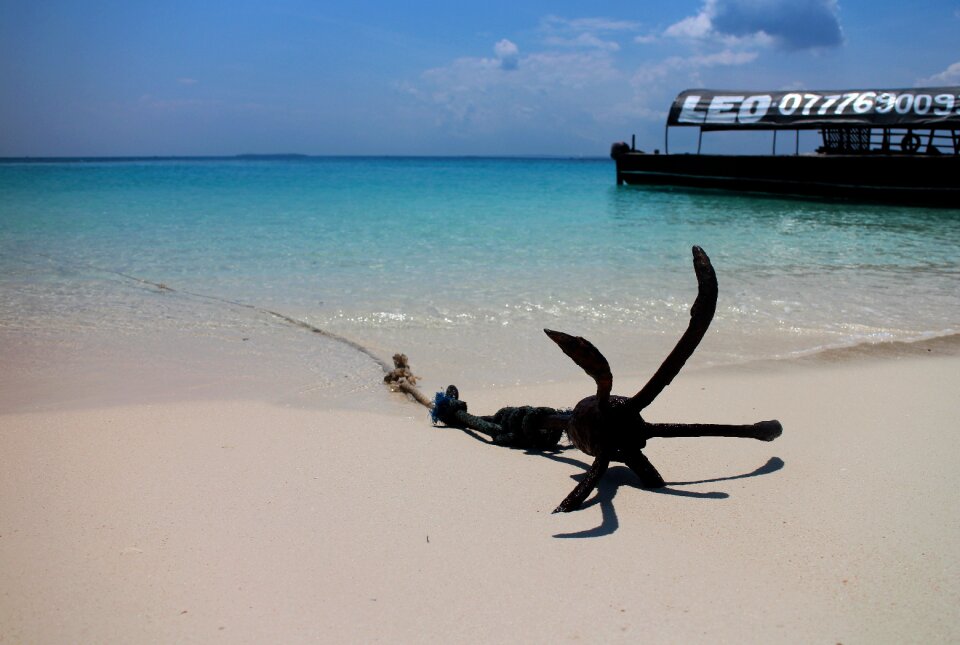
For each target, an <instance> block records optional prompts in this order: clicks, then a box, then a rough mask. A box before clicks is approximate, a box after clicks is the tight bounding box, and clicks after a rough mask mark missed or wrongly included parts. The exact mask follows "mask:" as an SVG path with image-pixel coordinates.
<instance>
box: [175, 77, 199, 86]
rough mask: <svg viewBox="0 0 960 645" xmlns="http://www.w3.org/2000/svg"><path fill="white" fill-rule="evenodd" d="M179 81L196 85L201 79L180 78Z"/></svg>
mask: <svg viewBox="0 0 960 645" xmlns="http://www.w3.org/2000/svg"><path fill="white" fill-rule="evenodd" d="M177 82H178V83H180V85H196V84H197V83H199V82H200V81H198V80H197V79H195V78H178V79H177Z"/></svg>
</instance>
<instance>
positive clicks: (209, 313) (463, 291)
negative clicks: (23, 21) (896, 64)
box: [0, 158, 960, 384]
mask: <svg viewBox="0 0 960 645" xmlns="http://www.w3.org/2000/svg"><path fill="white" fill-rule="evenodd" d="M694 244H697V245H700V246H702V247H703V248H704V249H705V250H706V251H707V253H708V254H709V255H710V257H711V258H712V260H713V263H714V266H715V268H716V270H717V274H718V277H719V282H720V301H719V306H718V310H717V317H716V319H715V321H714V323H713V327H712V328H711V331H710V333H709V335H708V337H707V339H706V340H705V341H704V342H703V344H702V346H701V348H700V350H699V351H698V353H697V356H696V362H697V363H698V364H700V365H707V364H723V363H736V362H742V361H747V360H752V359H758V358H783V357H791V356H797V355H802V354H808V353H813V352H818V351H822V350H824V349H826V348H834V347H845V346H853V345H859V344H865V343H887V342H890V341H903V340H915V339H922V338H931V337H938V336H951V335H955V334H957V333H958V331H960V211H957V210H928V209H911V208H903V207H885V206H877V205H852V204H823V203H816V202H807V201H787V200H780V199H773V198H755V197H738V196H729V195H721V194H713V193H684V192H671V191H666V190H644V189H638V188H630V187H617V186H616V185H615V182H614V169H613V165H612V162H611V161H608V160H545V159H426V158H411V159H402V158H386V159H377V158H362V159H361V158H310V159H291V160H186V161H183V160H156V161H154V160H151V161H109V162H108V161H95V162H63V163H6V164H0V334H2V335H0V342H2V343H4V345H0V350H2V351H3V352H5V353H8V354H9V353H10V352H11V351H13V349H12V347H13V344H14V343H16V344H17V347H23V346H25V345H24V344H26V345H30V344H31V343H35V344H36V345H37V346H42V345H44V344H49V343H50V342H54V341H56V339H60V340H61V341H62V339H65V338H72V339H82V338H91V339H92V338H99V339H100V341H98V342H100V343H101V345H102V343H103V342H104V341H105V340H107V341H109V340H110V339H114V340H117V341H118V342H120V341H122V342H125V343H128V344H135V343H136V342H139V340H141V339H142V340H144V342H147V341H148V340H149V342H151V343H153V344H154V346H157V345H163V342H164V339H167V338H169V339H175V340H176V342H173V340H171V342H170V343H169V344H168V348H169V349H168V351H170V352H175V351H177V349H176V348H177V347H184V346H187V347H191V348H193V347H197V346H200V345H203V344H204V343H212V344H217V343H220V344H221V345H222V346H223V347H226V348H227V351H228V352H230V351H236V352H241V353H247V354H249V355H251V356H255V357H259V358H262V359H263V360H265V361H267V362H269V361H273V363H272V364H273V365H274V369H276V370H278V371H282V369H283V368H282V367H281V366H280V362H282V363H285V364H293V363H296V362H302V363H309V364H310V365H313V366H314V367H311V368H309V369H314V370H320V369H321V368H319V367H316V365H318V364H323V363H327V365H328V367H330V369H332V370H333V371H334V372H336V371H337V370H339V371H343V372H345V373H350V372H351V369H352V368H351V365H352V363H351V361H354V360H355V361H357V365H360V364H362V363H364V362H365V361H366V362H369V358H368V357H364V356H362V355H359V356H358V355H357V354H358V352H356V351H355V350H354V349H352V348H349V347H346V346H343V345H342V344H338V343H336V342H331V341H329V339H326V338H324V337H322V336H320V335H318V334H310V333H309V332H308V331H306V330H304V329H303V328H297V327H295V326H293V325H291V324H289V322H286V321H284V320H283V319H280V318H277V317H276V316H271V315H270V314H267V313H265V312H266V311H267V310H269V311H273V312H277V313H280V314H283V315H284V316H288V317H291V318H294V319H297V320H301V321H303V322H306V323H308V324H310V325H313V326H315V327H317V328H320V329H323V330H326V331H329V332H332V333H335V334H338V335H340V336H343V337H346V338H349V339H350V340H352V341H354V342H356V343H359V344H361V345H363V346H365V347H368V348H369V349H370V350H371V351H372V352H373V353H375V354H377V355H378V356H382V357H384V358H386V359H389V356H390V355H391V354H392V353H393V352H395V351H404V352H406V353H408V354H409V355H410V356H411V360H412V361H413V363H414V367H415V368H416V367H417V366H418V365H419V366H420V367H421V369H422V370H423V371H426V372H429V373H432V374H433V375H435V376H436V377H437V378H438V379H440V380H443V379H444V378H446V375H447V374H449V375H450V380H454V379H456V378H467V376H466V375H468V374H469V378H471V379H474V380H475V381H477V382H489V383H492V384H496V383H514V382H526V381H531V380H532V381H537V380H548V379H551V378H567V379H569V378H576V374H577V373H578V372H577V370H576V368H575V367H573V366H572V364H570V363H569V362H568V361H567V359H566V358H564V357H563V356H562V355H560V353H559V351H558V350H557V349H556V348H555V347H554V346H553V345H552V343H550V341H549V340H548V339H547V338H546V337H545V336H544V335H543V334H542V332H541V331H540V330H541V329H542V328H544V327H548V328H553V329H559V330H563V331H567V332H569V333H573V334H576V335H582V336H585V337H587V338H589V339H591V340H593V341H594V343H595V344H596V345H598V346H599V347H600V349H601V350H602V351H604V353H605V354H607V356H608V357H609V358H610V361H611V364H612V365H613V366H614V373H615V374H618V373H620V372H618V370H626V371H627V372H628V373H636V374H646V373H648V372H650V371H652V369H653V368H655V367H656V366H657V365H658V364H659V361H660V359H661V358H662V357H663V356H664V355H665V354H666V352H667V351H668V350H669V349H670V347H672V345H673V343H674V342H675V340H676V338H677V337H678V336H679V334H680V333H681V332H682V330H683V328H684V327H685V325H686V320H687V317H688V311H689V307H690V305H691V303H692V300H693V298H694V297H695V295H696V281H695V278H694V274H693V271H692V266H691V259H690V247H691V246H692V245H694ZM161 284H162V285H164V286H165V287H168V289H164V288H161V287H159V286H157V285H161ZM77 342H79V341H77ZM74 351H79V350H77V347H74ZM191 351H193V350H191ZM418 359H419V360H418ZM278 361H280V362H278ZM354 371H355V370H354ZM438 372H441V373H442V374H437V373H438ZM348 380H349V379H348Z"/></svg>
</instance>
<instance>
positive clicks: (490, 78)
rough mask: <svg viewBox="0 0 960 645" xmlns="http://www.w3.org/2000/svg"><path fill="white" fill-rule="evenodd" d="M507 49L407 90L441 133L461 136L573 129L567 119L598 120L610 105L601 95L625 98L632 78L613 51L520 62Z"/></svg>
mask: <svg viewBox="0 0 960 645" xmlns="http://www.w3.org/2000/svg"><path fill="white" fill-rule="evenodd" d="M502 43H504V41H500V43H497V45H495V47H494V53H495V54H497V58H482V57H467V58H459V59H457V60H455V61H453V62H451V63H450V64H448V65H444V66H442V67H436V68H433V69H430V70H427V71H426V72H424V73H423V74H422V75H421V77H420V79H419V81H417V82H415V83H408V84H405V85H403V86H401V89H402V90H403V91H405V92H406V93H407V94H408V95H409V96H412V97H414V98H415V99H416V101H417V102H418V103H419V104H420V105H424V106H426V107H427V108H428V109H429V111H430V112H431V113H432V114H433V115H434V117H433V118H434V125H435V126H436V127H440V128H443V129H450V130H452V131H454V132H455V133H456V134H457V135H458V136H461V135H464V136H466V135H482V134H489V133H491V132H495V131H507V130H510V129H511V128H513V129H517V128H531V129H543V128H558V127H566V123H565V121H566V120H568V119H569V120H570V121H579V122H584V121H595V120H596V119H597V116H596V115H597V114H599V112H598V110H601V109H603V108H604V107H605V106H606V102H605V101H604V100H602V99H598V98H597V97H598V94H602V95H606V96H613V95H615V94H617V93H618V92H622V83H624V82H625V78H624V76H623V74H621V73H620V72H618V71H617V70H616V68H615V66H614V62H613V59H612V58H611V56H610V55H609V53H608V52H607V51H603V50H588V51H582V52H577V51H544V52H536V53H531V54H522V55H521V53H520V49H519V47H517V46H516V45H514V44H513V43H510V42H509V41H507V43H509V44H510V45H513V47H509V46H508V45H506V44H502ZM514 48H515V49H514ZM510 56H515V66H514V67H512V68H511V69H510V73H509V74H504V73H503V62H504V61H505V60H508V58H509V57H510Z"/></svg>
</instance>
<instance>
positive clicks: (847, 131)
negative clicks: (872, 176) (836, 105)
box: [817, 127, 960, 155]
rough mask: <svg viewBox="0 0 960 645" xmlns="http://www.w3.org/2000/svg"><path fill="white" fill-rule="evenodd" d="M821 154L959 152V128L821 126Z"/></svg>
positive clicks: (959, 153) (940, 153)
mask: <svg viewBox="0 0 960 645" xmlns="http://www.w3.org/2000/svg"><path fill="white" fill-rule="evenodd" d="M820 133H821V135H822V137H823V145H822V146H821V147H820V148H818V149H817V152H819V153H821V154H871V153H876V154H928V155H942V154H953V155H960V131H958V130H936V129H917V128H866V127H863V128H850V127H845V128H823V129H822V130H820Z"/></svg>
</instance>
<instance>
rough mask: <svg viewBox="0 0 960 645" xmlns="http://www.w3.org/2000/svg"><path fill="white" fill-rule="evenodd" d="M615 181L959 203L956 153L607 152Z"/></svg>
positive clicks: (941, 204)
mask: <svg viewBox="0 0 960 645" xmlns="http://www.w3.org/2000/svg"><path fill="white" fill-rule="evenodd" d="M614 160H615V161H616V164H617V183H618V184H634V185H658V186H680V187H692V188H709V189H721V190H733V191H740V192H761V193H772V194H777V195H794V196H803V197H815V198H828V199H847V200H856V201H871V202H887V203H897V204H908V205H917V206H939V207H949V208H960V156H956V155H949V156H947V155H944V156H934V155H883V154H876V155H783V156H780V155H778V156H762V155H704V154H697V155H692V154H679V155H658V154H647V153H643V152H634V151H629V152H623V153H620V154H616V155H614Z"/></svg>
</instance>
